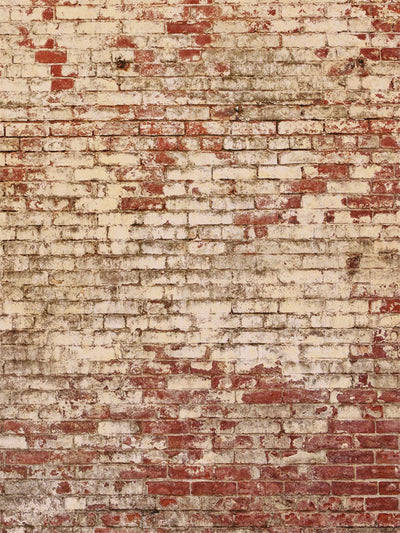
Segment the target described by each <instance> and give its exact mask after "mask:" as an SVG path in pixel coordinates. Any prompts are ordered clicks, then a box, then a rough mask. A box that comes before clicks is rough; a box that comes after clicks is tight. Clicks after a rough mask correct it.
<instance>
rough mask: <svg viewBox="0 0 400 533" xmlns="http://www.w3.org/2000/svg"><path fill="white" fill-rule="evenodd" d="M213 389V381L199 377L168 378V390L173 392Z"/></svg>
mask: <svg viewBox="0 0 400 533" xmlns="http://www.w3.org/2000/svg"><path fill="white" fill-rule="evenodd" d="M210 388H211V380H210V379H207V378H201V377H198V376H172V377H170V378H168V389H172V390H186V389H189V390H198V389H200V390H201V389H205V390H208V389H210Z"/></svg>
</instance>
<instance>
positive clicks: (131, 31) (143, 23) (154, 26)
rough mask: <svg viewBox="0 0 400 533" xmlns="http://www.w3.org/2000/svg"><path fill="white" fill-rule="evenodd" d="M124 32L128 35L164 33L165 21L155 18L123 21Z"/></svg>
mask: <svg viewBox="0 0 400 533" xmlns="http://www.w3.org/2000/svg"><path fill="white" fill-rule="evenodd" d="M122 27H123V33H127V34H128V35H149V34H150V35H151V34H153V33H157V34H158V33H164V22H162V21H153V20H127V21H123V23H122Z"/></svg>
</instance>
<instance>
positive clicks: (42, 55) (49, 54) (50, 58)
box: [35, 50, 67, 63]
mask: <svg viewBox="0 0 400 533" xmlns="http://www.w3.org/2000/svg"><path fill="white" fill-rule="evenodd" d="M35 61H36V62H37V63H66V61H67V52H61V51H56V50H40V51H39V52H36V54H35Z"/></svg>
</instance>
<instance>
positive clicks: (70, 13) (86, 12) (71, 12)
mask: <svg viewBox="0 0 400 533" xmlns="http://www.w3.org/2000/svg"><path fill="white" fill-rule="evenodd" d="M98 14H99V8H98V7H96V6H57V7H56V17H57V18H58V19H69V20H77V19H95V18H97V16H98Z"/></svg>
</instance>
